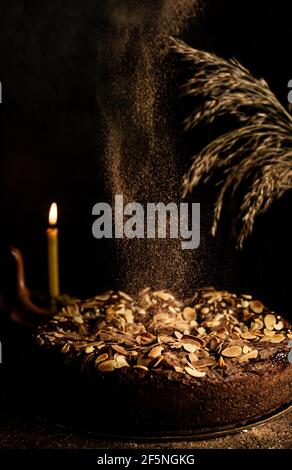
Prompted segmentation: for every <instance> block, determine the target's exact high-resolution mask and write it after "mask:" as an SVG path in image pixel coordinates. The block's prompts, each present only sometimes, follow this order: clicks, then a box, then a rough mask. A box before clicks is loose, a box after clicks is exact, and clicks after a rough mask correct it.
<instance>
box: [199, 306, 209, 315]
mask: <svg viewBox="0 0 292 470" xmlns="http://www.w3.org/2000/svg"><path fill="white" fill-rule="evenodd" d="M209 312H210V309H209V307H203V308H201V313H202V314H203V315H206V314H207V313H209Z"/></svg>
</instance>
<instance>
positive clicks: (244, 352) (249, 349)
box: [242, 344, 252, 354]
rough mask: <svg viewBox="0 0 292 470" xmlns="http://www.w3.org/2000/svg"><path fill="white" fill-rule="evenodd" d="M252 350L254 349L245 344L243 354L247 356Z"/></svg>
mask: <svg viewBox="0 0 292 470" xmlns="http://www.w3.org/2000/svg"><path fill="white" fill-rule="evenodd" d="M251 350H252V348H250V347H249V346H247V345H246V344H245V345H244V346H243V348H242V352H243V354H247V353H249V352H250V351H251Z"/></svg>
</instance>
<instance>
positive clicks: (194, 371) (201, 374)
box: [185, 367, 206, 378]
mask: <svg viewBox="0 0 292 470" xmlns="http://www.w3.org/2000/svg"><path fill="white" fill-rule="evenodd" d="M185 371H186V372H187V374H189V375H191V376H192V377H200V378H202V377H205V375H206V372H201V371H199V370H197V369H195V368H194V367H185Z"/></svg>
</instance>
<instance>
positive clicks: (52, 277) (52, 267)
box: [47, 202, 60, 298]
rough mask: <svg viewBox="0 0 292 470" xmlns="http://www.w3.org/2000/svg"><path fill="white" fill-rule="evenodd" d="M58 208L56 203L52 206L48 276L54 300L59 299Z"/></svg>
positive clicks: (48, 231)
mask: <svg viewBox="0 0 292 470" xmlns="http://www.w3.org/2000/svg"><path fill="white" fill-rule="evenodd" d="M57 220H58V207H57V204H56V203H55V202H53V204H52V205H51V209H50V213H49V225H50V227H49V228H48V230H47V236H48V274H49V292H50V296H51V297H52V298H56V297H59V295H60V288H59V250H58V248H59V247H58V228H57V227H56V224H57Z"/></svg>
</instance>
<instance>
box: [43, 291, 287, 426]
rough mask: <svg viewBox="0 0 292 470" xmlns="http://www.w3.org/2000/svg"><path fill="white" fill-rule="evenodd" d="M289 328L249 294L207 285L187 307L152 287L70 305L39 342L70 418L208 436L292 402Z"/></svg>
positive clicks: (46, 327) (45, 369)
mask: <svg viewBox="0 0 292 470" xmlns="http://www.w3.org/2000/svg"><path fill="white" fill-rule="evenodd" d="M290 328H291V326H290V324H289V323H288V321H287V320H286V319H285V318H283V317H282V316H280V315H277V314H276V313H274V312H272V311H270V310H269V309H268V308H266V307H265V306H264V305H263V303H262V302H260V301H259V300H257V299H254V298H252V296H250V295H245V294H243V295H236V294H232V293H229V292H227V291H218V290H216V289H214V288H204V289H200V290H198V291H197V292H196V293H195V294H194V296H193V297H192V298H190V299H188V300H187V301H180V300H178V299H177V298H175V296H174V295H173V294H172V293H171V292H169V291H164V290H161V291H151V290H150V289H149V288H146V289H144V290H143V291H142V292H140V294H139V296H137V298H135V299H133V298H132V297H131V296H129V295H128V294H126V293H124V292H121V291H118V292H114V291H110V292H106V293H104V294H102V295H98V296H96V297H94V298H91V299H88V300H85V301H80V300H74V301H71V302H70V303H69V304H67V305H66V306H64V307H63V308H62V309H60V311H59V312H58V314H57V315H55V316H54V317H53V318H52V319H51V320H50V321H49V322H47V323H45V324H42V325H41V326H40V327H39V328H38V331H37V333H36V335H35V342H36V344H37V347H38V354H37V357H38V358H39V363H40V364H41V367H40V370H41V374H42V375H43V377H47V378H48V376H49V380H50V383H52V380H53V378H52V374H55V378H54V380H53V384H54V391H55V393H54V395H56V394H57V396H59V397H61V398H62V400H61V401H62V403H65V399H64V398H63V397H64V395H66V400H67V398H68V397H70V399H71V405H68V402H67V401H66V403H67V407H68V413H69V414H70V413H72V414H75V413H76V410H77V409H78V410H80V406H81V410H82V413H81V414H82V415H83V422H84V423H87V422H88V423H91V424H92V423H93V422H94V423H95V426H96V428H98V427H99V426H105V425H108V426H110V427H111V429H113V430H117V429H119V430H121V429H132V430H135V429H136V430H137V429H138V430H140V431H141V430H144V431H145V432H150V430H152V431H153V430H161V431H163V430H169V431H171V430H177V431H180V430H181V431H184V430H201V431H203V430H204V431H205V430H218V429H224V428H226V427H227V428H231V427H235V426H238V425H243V424H246V423H249V422H253V421H254V420H257V419H258V418H260V417H263V416H267V415H269V414H271V413H273V412H274V411H275V410H277V409H279V408H280V407H281V406H283V405H285V404H288V403H289V402H290V400H291V398H292V364H291V363H290V362H289V360H288V355H289V340H291V339H292V333H291V329H290ZM48 367H49V368H50V372H48ZM57 376H58V382H57V379H56V377H57ZM69 376H70V379H68V377H69ZM62 382H63V383H62ZM69 383H70V385H69ZM43 386H45V385H44V384H43ZM51 396H53V395H52V394H51ZM77 403H78V406H77V405H76V404H77ZM74 404H75V405H74ZM72 406H73V408H72Z"/></svg>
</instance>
